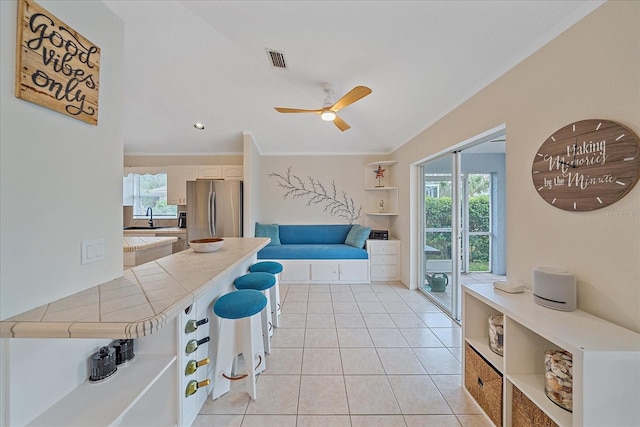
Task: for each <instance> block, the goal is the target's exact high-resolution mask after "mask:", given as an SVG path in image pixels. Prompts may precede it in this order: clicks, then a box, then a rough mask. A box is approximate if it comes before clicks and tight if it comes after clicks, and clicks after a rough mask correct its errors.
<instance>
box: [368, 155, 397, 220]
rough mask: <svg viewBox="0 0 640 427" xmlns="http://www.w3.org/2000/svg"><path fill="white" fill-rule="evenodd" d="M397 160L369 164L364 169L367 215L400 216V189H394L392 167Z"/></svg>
mask: <svg viewBox="0 0 640 427" xmlns="http://www.w3.org/2000/svg"><path fill="white" fill-rule="evenodd" d="M396 163H397V162H396V161H395V160H385V161H380V162H372V163H367V164H366V165H365V167H364V189H365V190H366V191H367V196H366V200H365V208H364V209H365V213H366V214H367V215H378V216H394V215H398V187H392V186H391V185H390V183H391V167H392V166H393V165H394V164H396Z"/></svg>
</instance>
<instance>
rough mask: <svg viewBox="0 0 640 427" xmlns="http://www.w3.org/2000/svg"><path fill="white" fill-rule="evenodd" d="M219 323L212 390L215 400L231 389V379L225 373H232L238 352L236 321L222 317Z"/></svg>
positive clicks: (212, 396) (229, 374) (228, 374)
mask: <svg viewBox="0 0 640 427" xmlns="http://www.w3.org/2000/svg"><path fill="white" fill-rule="evenodd" d="M218 325H219V326H218V328H219V329H218V345H217V350H216V359H215V363H216V364H215V366H214V375H213V391H212V392H211V398H212V399H214V400H215V399H217V398H218V397H220V396H222V395H223V394H225V393H227V392H228V391H229V389H230V387H231V381H229V380H228V379H227V378H225V377H224V376H223V374H224V375H227V376H231V375H232V366H233V361H234V359H235V358H236V356H237V354H238V348H237V347H238V346H237V345H236V343H237V340H236V322H235V321H234V320H231V319H223V318H221V319H220V321H219V324H218Z"/></svg>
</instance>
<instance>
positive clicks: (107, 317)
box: [0, 237, 269, 339]
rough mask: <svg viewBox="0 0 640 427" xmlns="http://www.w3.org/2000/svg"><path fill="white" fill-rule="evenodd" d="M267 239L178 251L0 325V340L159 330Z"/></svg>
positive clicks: (234, 239) (107, 335) (130, 335)
mask: <svg viewBox="0 0 640 427" xmlns="http://www.w3.org/2000/svg"><path fill="white" fill-rule="evenodd" d="M268 243H269V239H267V238H242V237H229V238H225V239H224V245H223V246H222V248H221V249H220V250H218V251H217V252H210V253H196V252H194V251H193V249H187V250H186V251H182V252H178V253H175V254H173V255H169V256H166V257H163V258H159V259H157V260H155V261H151V262H148V263H146V264H142V265H139V266H137V267H133V268H131V269H130V270H127V271H125V272H124V275H123V276H122V277H119V278H117V279H114V280H112V281H110V282H106V283H103V284H101V285H97V286H94V287H93V288H90V289H87V290H85V291H82V292H78V293H76V294H74V295H70V296H68V297H65V298H62V299H60V300H58V301H54V302H52V303H50V304H45V305H43V306H40V307H37V308H34V309H33V310H30V311H27V312H24V313H22V314H19V315H17V316H14V317H11V318H9V319H6V320H3V321H0V337H2V338H112V339H115V338H138V337H142V336H145V335H149V334H151V333H153V332H154V331H156V330H157V329H159V328H161V327H163V326H164V325H165V324H166V323H167V322H168V321H169V320H172V319H173V318H175V317H176V316H178V314H179V313H180V312H181V311H182V310H184V308H185V307H187V306H189V305H190V304H193V302H194V301H195V300H196V299H197V298H198V297H200V296H201V295H203V294H204V293H205V292H206V291H208V290H209V289H211V288H212V287H213V286H215V285H216V284H217V283H218V281H219V280H220V279H221V278H223V277H224V276H225V274H227V273H229V272H230V271H232V270H233V269H234V268H236V266H238V265H239V264H241V263H242V262H244V261H245V260H247V259H248V258H250V257H252V256H253V255H255V254H256V253H257V252H258V251H259V250H260V249H262V248H263V247H264V246H266V245H267V244H268Z"/></svg>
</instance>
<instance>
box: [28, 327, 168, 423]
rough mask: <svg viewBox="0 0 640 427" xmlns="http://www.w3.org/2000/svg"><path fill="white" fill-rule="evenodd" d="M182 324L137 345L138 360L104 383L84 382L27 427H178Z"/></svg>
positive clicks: (136, 354) (142, 339) (136, 355)
mask: <svg viewBox="0 0 640 427" xmlns="http://www.w3.org/2000/svg"><path fill="white" fill-rule="evenodd" d="M176 323H177V322H176V321H174V322H171V324H169V325H166V326H165V327H164V328H162V329H160V330H159V331H158V333H157V334H154V335H150V336H148V337H144V338H138V339H136V341H135V344H134V349H135V357H134V358H133V360H131V361H130V362H129V363H127V364H126V365H123V366H120V367H118V370H117V371H116V372H115V373H114V374H113V375H112V376H111V377H109V378H107V379H105V380H104V381H101V382H96V383H91V382H89V381H85V382H83V383H82V384H80V385H79V386H78V387H76V388H75V389H74V390H72V391H71V392H70V393H68V394H67V395H65V396H64V397H63V398H62V399H61V400H59V401H58V402H56V403H55V404H54V405H53V406H51V407H50V408H49V409H47V410H46V411H44V412H43V413H41V414H40V415H39V416H38V417H37V418H35V419H34V420H33V421H31V422H30V423H29V424H27V425H28V426H52V425H56V426H69V427H72V426H78V427H81V426H82V427H84V426H89V425H91V426H141V425H157V426H175V425H178V415H179V414H178V408H177V406H176V402H177V401H178V398H177V393H178V384H177V380H178V378H177V375H176V374H177V361H176V360H177V355H176V338H177V337H176Z"/></svg>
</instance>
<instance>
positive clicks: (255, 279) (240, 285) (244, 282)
mask: <svg viewBox="0 0 640 427" xmlns="http://www.w3.org/2000/svg"><path fill="white" fill-rule="evenodd" d="M233 284H234V285H235V286H236V289H253V290H256V291H261V292H262V293H263V294H264V296H265V297H266V298H267V306H268V308H267V307H265V308H264V309H263V310H262V339H263V341H264V344H263V346H264V351H265V353H271V335H273V330H272V326H273V325H272V322H271V304H270V303H269V289H271V288H272V287H273V286H274V285H275V284H276V278H275V276H274V275H273V274H269V273H247V274H244V275H242V276H240V277H238V278H237V279H236V280H235V281H234V282H233Z"/></svg>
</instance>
